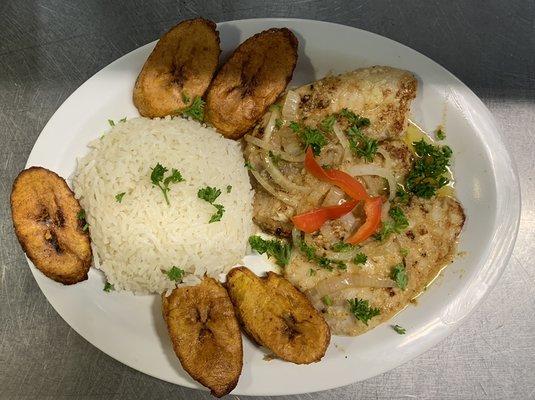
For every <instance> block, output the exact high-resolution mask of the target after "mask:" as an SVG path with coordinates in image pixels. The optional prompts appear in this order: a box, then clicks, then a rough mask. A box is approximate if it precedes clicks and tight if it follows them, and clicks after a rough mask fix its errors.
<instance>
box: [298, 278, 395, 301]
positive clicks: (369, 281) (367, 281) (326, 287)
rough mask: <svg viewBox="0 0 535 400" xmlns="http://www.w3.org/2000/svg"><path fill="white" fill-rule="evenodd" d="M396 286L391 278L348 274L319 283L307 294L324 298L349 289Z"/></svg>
mask: <svg viewBox="0 0 535 400" xmlns="http://www.w3.org/2000/svg"><path fill="white" fill-rule="evenodd" d="M395 286H396V283H395V282H394V281H393V280H392V279H390V278H384V279H380V278H375V277H373V276H370V275H366V274H364V273H360V272H359V273H350V272H346V273H344V274H341V275H336V276H333V277H330V278H327V279H324V280H322V281H320V282H318V284H317V285H316V286H314V287H313V288H312V289H309V290H308V291H307V294H308V295H309V296H310V297H316V298H322V297H323V296H325V295H333V294H336V293H338V292H340V291H342V290H344V289H349V288H364V287H373V288H389V287H395Z"/></svg>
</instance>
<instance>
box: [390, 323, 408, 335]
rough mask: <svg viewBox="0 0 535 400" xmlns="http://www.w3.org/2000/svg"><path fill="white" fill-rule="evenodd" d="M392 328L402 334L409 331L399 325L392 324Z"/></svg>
mask: <svg viewBox="0 0 535 400" xmlns="http://www.w3.org/2000/svg"><path fill="white" fill-rule="evenodd" d="M392 329H394V330H395V331H396V332H397V333H399V334H400V335H404V334H405V333H407V331H406V329H405V328H403V327H401V326H399V325H392Z"/></svg>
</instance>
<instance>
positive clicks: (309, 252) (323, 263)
mask: <svg viewBox="0 0 535 400" xmlns="http://www.w3.org/2000/svg"><path fill="white" fill-rule="evenodd" d="M299 250H301V252H302V253H303V254H304V255H305V256H306V258H307V260H308V261H314V262H316V263H317V264H318V265H319V266H320V267H321V268H323V269H326V270H328V271H332V270H333V266H335V267H337V268H339V269H347V265H346V264H345V263H344V262H342V261H338V260H331V259H330V258H327V257H321V256H318V255H317V254H316V249H314V247H312V246H310V245H308V244H307V243H305V241H304V240H302V241H301V244H300V245H299Z"/></svg>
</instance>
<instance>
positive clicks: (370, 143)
mask: <svg viewBox="0 0 535 400" xmlns="http://www.w3.org/2000/svg"><path fill="white" fill-rule="evenodd" d="M347 136H348V138H349V147H350V148H351V150H352V151H353V153H355V154H356V155H357V156H359V157H362V158H364V160H366V161H367V162H372V161H373V157H375V154H376V153H377V149H378V148H379V142H378V141H377V140H375V139H372V138H370V137H369V136H366V135H365V134H364V133H362V131H361V130H360V128H358V127H357V126H356V125H353V126H352V127H351V128H349V130H348V131H347Z"/></svg>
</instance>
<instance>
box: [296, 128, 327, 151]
mask: <svg viewBox="0 0 535 400" xmlns="http://www.w3.org/2000/svg"><path fill="white" fill-rule="evenodd" d="M290 129H291V130H292V131H294V132H295V133H297V134H298V135H299V138H300V139H301V141H302V142H303V144H304V145H305V148H307V147H308V146H310V147H312V151H313V152H314V155H316V156H318V155H320V153H321V148H322V147H323V146H325V145H326V144H327V139H326V138H325V135H324V134H323V133H322V132H321V131H319V130H318V129H314V128H310V127H308V126H301V125H299V124H298V123H297V122H291V123H290Z"/></svg>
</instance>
